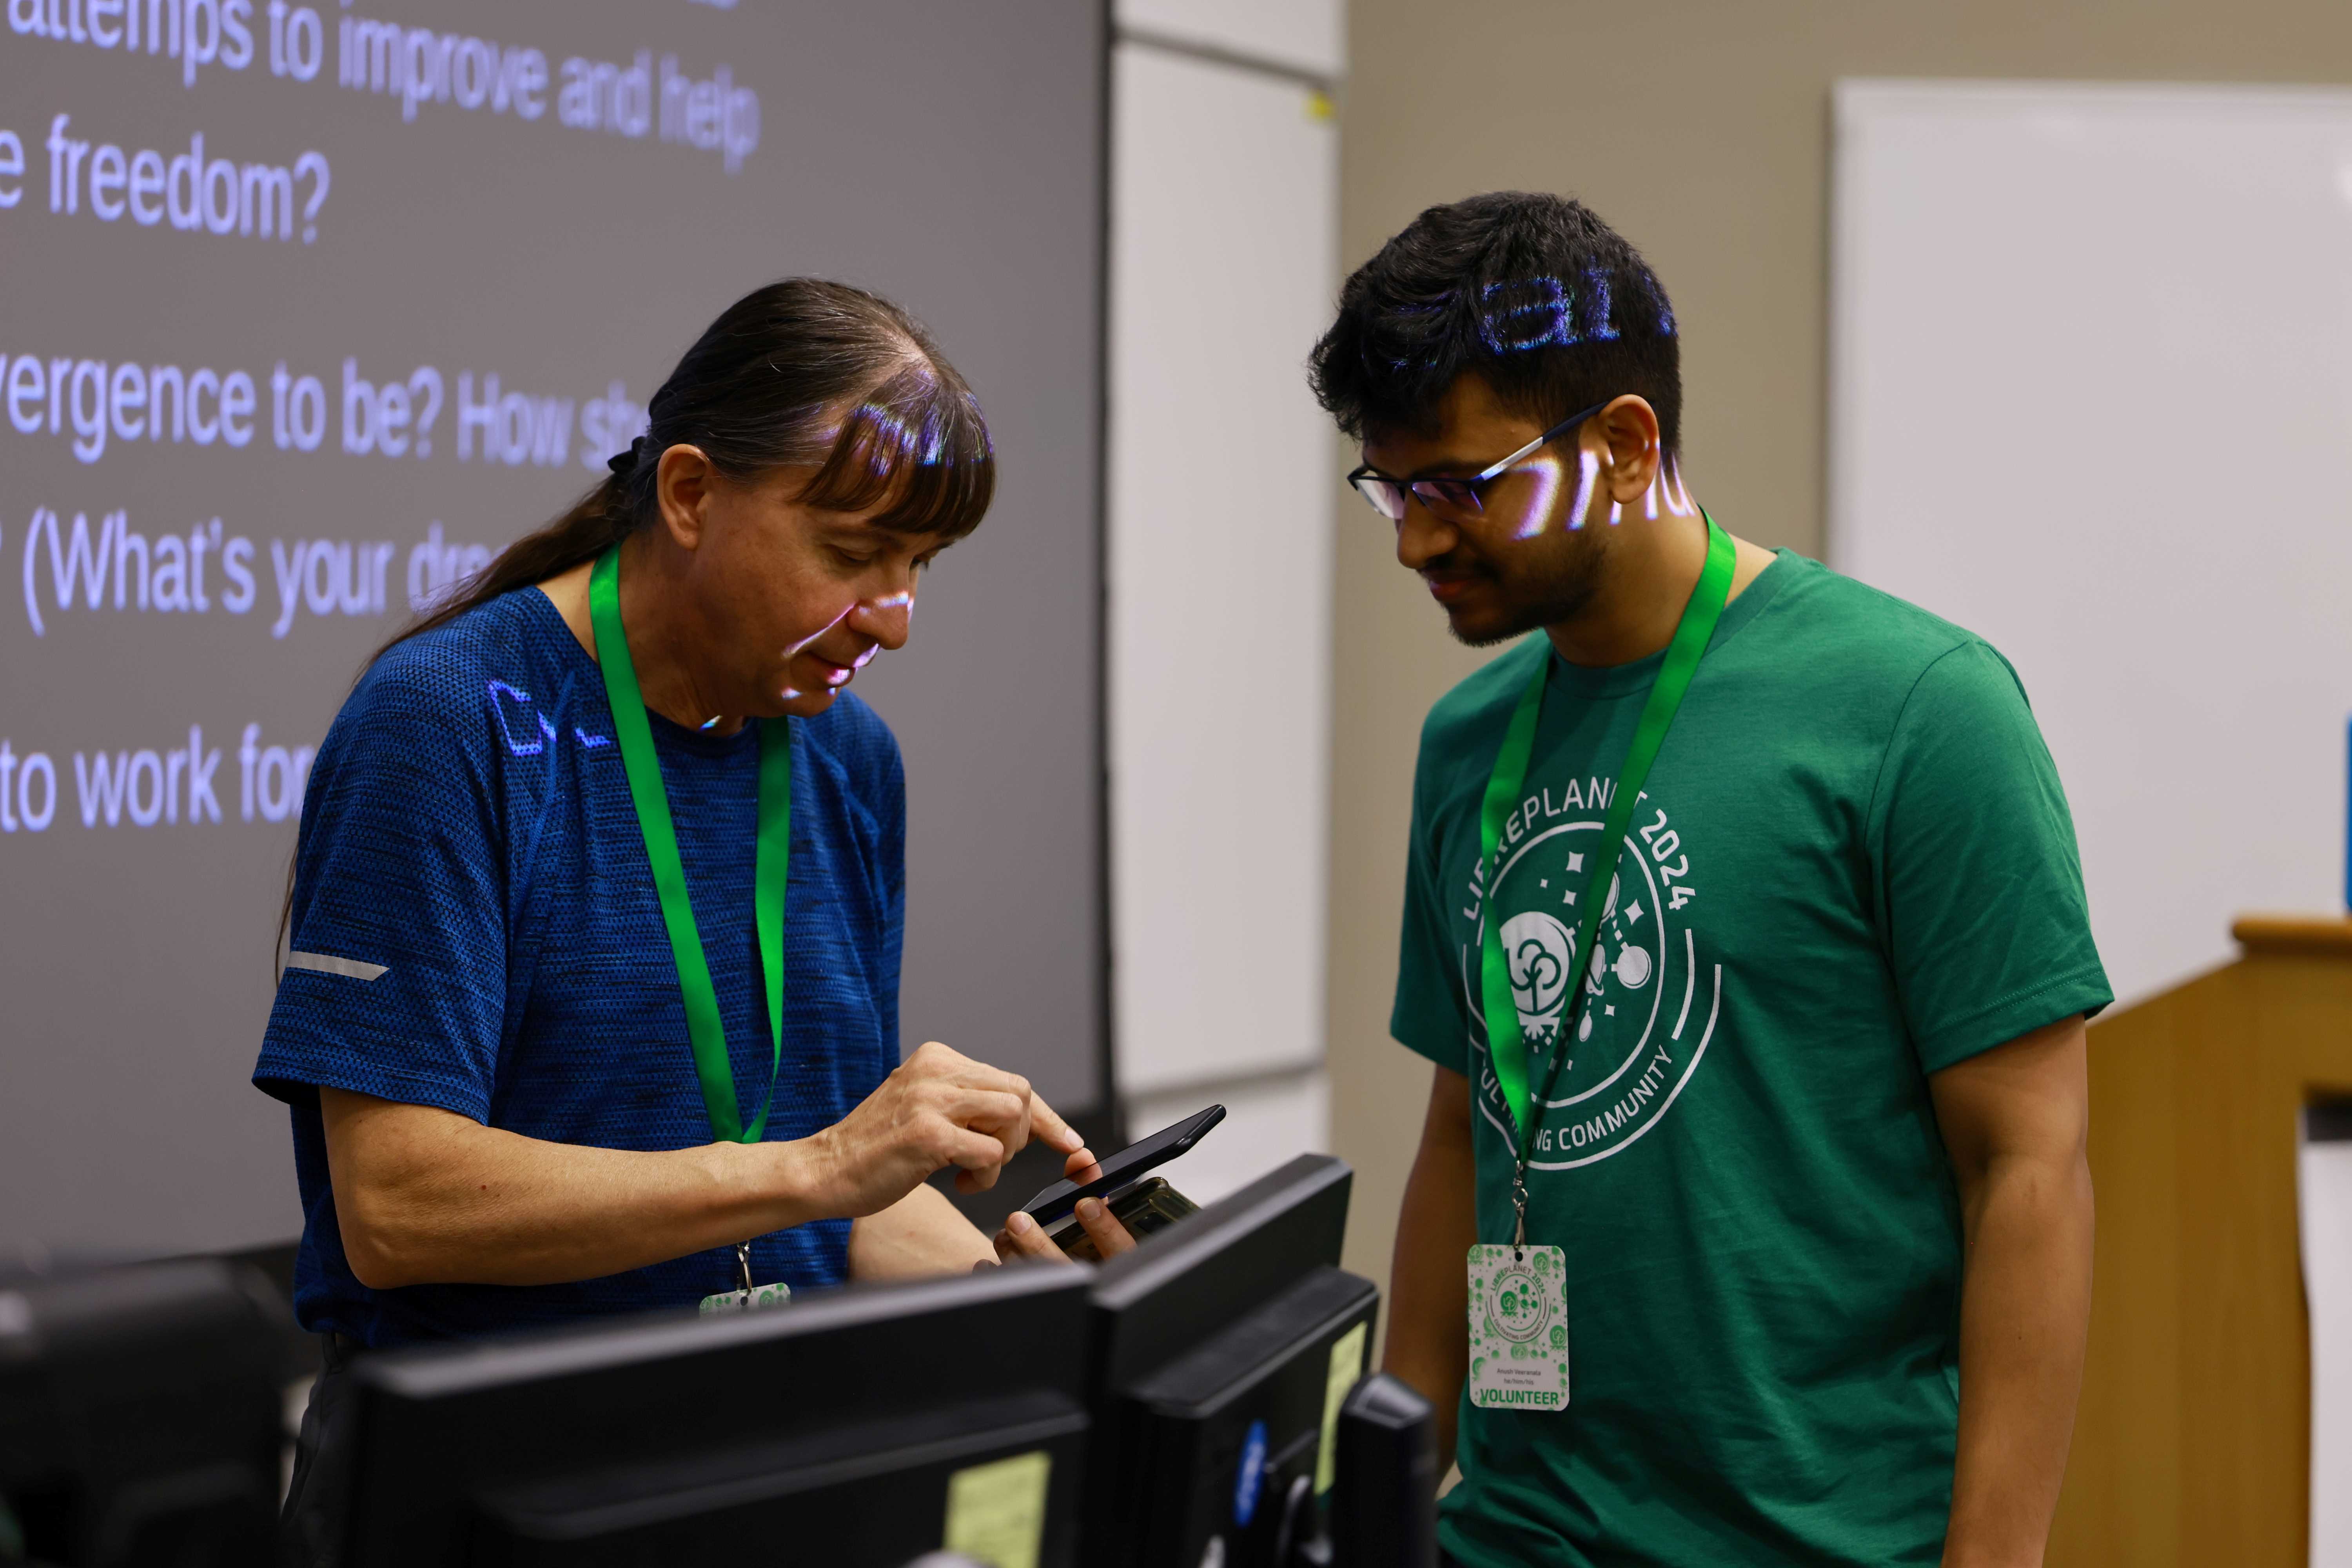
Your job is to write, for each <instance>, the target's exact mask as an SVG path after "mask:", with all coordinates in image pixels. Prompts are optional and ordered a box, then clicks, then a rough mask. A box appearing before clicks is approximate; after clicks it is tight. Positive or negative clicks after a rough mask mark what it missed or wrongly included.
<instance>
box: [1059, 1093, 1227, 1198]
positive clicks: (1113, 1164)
mask: <svg viewBox="0 0 2352 1568" xmlns="http://www.w3.org/2000/svg"><path fill="white" fill-rule="evenodd" d="M1224 1119H1225V1108H1224V1107H1223V1106H1222V1105H1213V1106H1211V1107H1209V1109H1208V1110H1201V1111H1195V1112H1194V1113H1193V1114H1192V1115H1190V1116H1188V1117H1186V1118H1184V1120H1183V1121H1179V1122H1178V1123H1176V1125H1175V1126H1173V1127H1163V1128H1161V1129H1160V1131H1157V1132H1154V1133H1153V1134H1152V1135H1151V1136H1150V1137H1149V1138H1146V1139H1144V1140H1143V1141H1142V1142H1139V1143H1129V1145H1128V1146H1127V1147H1126V1148H1124V1149H1121V1150H1120V1151H1119V1152H1118V1153H1116V1154H1113V1155H1112V1156H1111V1157H1110V1158H1109V1159H1108V1160H1099V1161H1097V1162H1096V1163H1094V1164H1092V1165H1089V1166H1087V1168H1086V1169H1085V1170H1083V1171H1080V1172H1079V1173H1077V1175H1076V1176H1075V1177H1071V1178H1069V1179H1067V1180H1064V1181H1059V1182H1055V1184H1053V1185H1052V1186H1050V1187H1047V1188H1046V1189H1045V1191H1044V1192H1042V1193H1039V1194H1037V1195H1036V1196H1035V1197H1034V1198H1031V1199H1030V1200H1029V1201H1028V1202H1027V1203H1025V1204H1024V1205H1021V1212H1022V1213H1023V1214H1025V1215H1028V1216H1029V1217H1030V1218H1031V1219H1034V1220H1035V1221H1036V1222H1037V1223H1038V1224H1039V1225H1041V1226H1046V1225H1052V1224H1054V1223H1055V1221H1057V1220H1061V1219H1066V1218H1067V1217H1068V1216H1069V1214H1070V1212H1071V1211H1072V1210H1073V1209H1076V1207H1077V1206H1078V1200H1079V1199H1080V1198H1098V1197H1100V1196H1102V1195H1103V1194H1105V1193H1107V1192H1109V1191H1110V1190H1112V1189H1113V1188H1114V1187H1123V1186H1125V1185H1127V1184H1128V1183H1129V1182H1131V1181H1133V1180H1135V1178H1136V1177H1138V1176H1139V1175H1141V1174H1143V1173H1144V1172H1146V1171H1149V1170H1150V1169H1151V1168H1152V1167H1153V1166H1154V1165H1164V1164H1166V1163H1168V1162H1169V1161H1171V1160H1173V1159H1174V1158H1175V1157H1176V1156H1177V1155H1179V1154H1181V1153H1182V1152H1185V1151H1186V1150H1187V1149H1190V1148H1191V1147H1192V1145H1193V1144H1195V1143H1198V1142H1200V1141H1201V1138H1202V1134H1204V1133H1206V1132H1207V1131H1209V1129H1210V1128H1212V1127H1214V1126H1215V1125H1216V1124H1217V1123H1218V1122H1220V1121H1223V1120H1224Z"/></svg>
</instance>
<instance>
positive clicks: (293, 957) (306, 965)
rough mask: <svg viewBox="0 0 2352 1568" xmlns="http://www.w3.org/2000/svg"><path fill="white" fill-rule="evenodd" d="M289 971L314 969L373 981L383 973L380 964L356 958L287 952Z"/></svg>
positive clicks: (328, 954)
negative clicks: (362, 961)
mask: <svg viewBox="0 0 2352 1568" xmlns="http://www.w3.org/2000/svg"><path fill="white" fill-rule="evenodd" d="M286 967H287V968H289V969H315V970H317V971H318V972H319V973H321V974H348V975H350V976H351V977H352V979H354V980H373V979H374V978H375V977H376V976H377V975H379V974H382V973H383V964H381V963H361V962H360V961H359V960H358V959H356V958H337V957H335V956H334V955H333V954H332V953H326V952H289V953H288V954H287V955H286Z"/></svg>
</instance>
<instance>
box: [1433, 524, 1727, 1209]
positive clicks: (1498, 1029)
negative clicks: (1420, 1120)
mask: <svg viewBox="0 0 2352 1568" xmlns="http://www.w3.org/2000/svg"><path fill="white" fill-rule="evenodd" d="M1699 515H1700V516H1702V517H1706V513H1705V512H1703V511H1702V512H1701V513H1700V514H1699ZM1736 553H1737V552H1735V551H1734V549H1733V547H1732V542H1731V535H1729V534H1727V533H1726V532H1724V531H1723V530H1722V529H1721V528H1719V527H1717V525H1716V521H1715V519H1713V518H1711V517H1708V518H1706V565H1705V566H1704V567H1703V568H1701V569H1700V571H1699V574H1698V583H1697V584H1696V586H1695V587H1693V588H1692V589H1691V596H1690V602H1689V603H1688V604H1686V605H1684V606H1683V618H1682V620H1681V622H1680V623H1679V624H1677V625H1676V626H1675V638H1674V641H1673V642H1671V643H1669V644H1667V645H1666V658H1665V662H1664V664H1663V665H1661V666H1660V667H1659V669H1658V679H1657V681H1656V683H1655V684H1654V685H1653V686H1652V687H1651V688H1650V697H1649V700H1648V701H1646V702H1644V703H1643V705H1642V718H1641V722H1640V723H1638V724H1636V725H1635V726H1634V729H1633V744H1632V745H1630V746H1628V747H1627V748H1626V750H1625V762H1624V765H1623V766H1622V767H1621V768H1620V769H1619V770H1618V773H1617V784H1616V788H1615V789H1614V791H1613V792H1612V794H1611V795H1610V796H1609V816H1608V819H1607V821H1606V822H1605V823H1604V824H1603V825H1602V826H1601V844H1600V848H1599V852H1598V853H1596V854H1595V855H1594V856H1593V858H1592V869H1591V872H1590V873H1589V874H1588V875H1587V876H1586V879H1585V885H1584V897H1583V899H1582V900H1581V902H1580V906H1579V907H1580V910H1581V918H1580V919H1579V920H1578V921H1577V925H1576V952H1575V960H1576V961H1575V962H1574V963H1571V964H1570V965H1569V969H1568V985H1569V1000H1568V1004H1567V1005H1566V1006H1565V1007H1564V1008H1563V1009H1562V1010H1561V1016H1560V1026H1559V1038H1558V1040H1557V1041H1556V1042H1555V1043H1554V1044H1553V1047H1552V1053H1551V1068H1550V1070H1549V1072H1547V1073H1546V1074H1545V1075H1544V1083H1543V1090H1542V1093H1541V1094H1539V1095H1538V1096H1535V1097H1533V1098H1532V1099H1531V1098H1530V1097H1529V1095H1528V1039H1527V1035H1526V1033H1525V1032H1524V1031H1522V1030H1521V1029H1520V1027H1519V1008H1518V1004H1517V1002H1516V1001H1514V1000H1513V999H1512V996H1511V970H1510V962H1509V960H1508V959H1507V958H1506V957H1505V956H1504V953H1503V936H1502V919H1501V915H1500V913H1499V911H1497V910H1496V907H1495V895H1496V891H1497V884H1498V883H1499V881H1500V872H1499V868H1498V867H1497V866H1496V859H1495V854H1496V849H1497V848H1498V847H1500V846H1501V844H1502V839H1503V824H1504V823H1505V822H1506V821H1507V820H1509V818H1510V816H1511V814H1512V813H1513V812H1515V811H1517V809H1518V808H1519V804H1520V802H1519V792H1520V790H1521V789H1522V788H1523V787H1524V786H1525V785H1526V784H1527V780H1528V758H1529V757H1530V756H1531V755H1532V754H1533V752H1534V751H1535V744H1536V721H1537V720H1538V719H1539V718H1541V717H1542V714H1543V700H1544V688H1545V687H1546V686H1547V685H1549V683H1550V679H1551V666H1552V657H1553V656H1552V655H1551V653H1550V652H1549V650H1547V651H1546V653H1545V655H1544V658H1543V662H1542V663H1541V664H1539V665H1538V666H1537V668H1536V672H1535V676H1534V678H1533V679H1530V680H1529V681H1528V686H1527V689H1526V690H1525V691H1523V692H1521V693H1520V694H1519V705H1518V707H1517V709H1516V710H1513V712H1512V714H1511V723H1510V727H1509V728H1508V729H1507V730H1506V731H1503V747H1502V750H1501V751H1499V752H1496V754H1495V771H1494V773H1492V774H1491V775H1489V776H1488V778H1487V780H1486V801H1485V803H1484V804H1483V805H1481V807H1480V808H1479V812H1478V851H1479V857H1480V859H1479V865H1480V866H1481V868H1483V870H1484V872H1485V874H1486V939H1485V941H1484V942H1483V944H1482V946H1481V949H1480V952H1479V958H1478V981H1479V991H1480V999H1481V1001H1482V1002H1483V1003H1484V1004H1485V1011H1486V1047H1487V1050H1486V1054H1487V1057H1488V1059H1490V1060H1491V1061H1493V1063H1494V1064H1495V1080H1496V1082H1497V1083H1498V1084H1500V1085H1501V1086H1502V1089H1503V1099H1504V1100H1505V1102H1506V1103H1507V1104H1508V1105H1509V1107H1510V1110H1511V1118H1512V1120H1513V1121H1516V1122H1517V1124H1518V1129H1519V1154H1518V1163H1517V1166H1516V1167H1515V1168H1514V1169H1513V1171H1512V1173H1511V1203H1512V1205H1513V1206H1514V1207H1515V1208H1516V1209H1517V1211H1518V1228H1517V1243H1520V1244H1523V1243H1525V1241H1526V1240H1527V1229H1528V1185H1527V1175H1528V1155H1529V1154H1530V1153H1531V1152H1533V1151H1534V1149H1535V1142H1536V1128H1537V1127H1538V1124H1539V1123H1541V1121H1543V1114H1544V1110H1545V1109H1546V1101H1548V1100H1550V1098H1551V1091H1552V1086H1553V1085H1554V1084H1556V1083H1558V1082H1559V1069H1560V1066H1561V1064H1562V1063H1564V1062H1565V1061H1567V1059H1568V1042H1569V1040H1570V1035H1571V1031H1572V1030H1573V1029H1574V1027H1575V1025H1576V1020H1577V1013H1578V1009H1579V1008H1580V1006H1581V1005H1583V1002H1584V983H1585V973H1584V972H1585V966H1586V965H1587V964H1589V963H1591V962H1592V942H1593V939H1594V938H1595V937H1596V936H1598V935H1599V934H1600V931H1601V901H1602V900H1604V899H1606V898H1607V897H1608V894H1609V881H1610V879H1611V878H1612V877H1613V876H1615V875H1616V871H1617V855H1618V852H1619V850H1620V848H1621V847H1622V846H1623V844H1624V842H1625V829H1626V826H1628V824H1630V823H1631V822H1632V821H1633V803H1634V801H1635V800H1637V799H1639V798H1640V796H1641V794H1642V784H1643V781H1644V780H1646V779H1647V778H1648V777H1649V776H1650V764H1651V763H1653V762H1654V761H1655V760H1656V759H1657V755H1658V747H1659V746H1660V745H1661V744H1662V743H1663V742H1664V741H1665V738H1666V731H1667V729H1668V727H1669V726H1671V725H1672V724H1673V723H1674V721H1675V710H1676V709H1678V708H1680V707H1681V706H1682V702H1683V693H1684V692H1685V691H1687V690H1689V689H1690V683H1691V676H1692V675H1693V674H1694V673H1696V670H1697V669H1698V661H1699V656H1700V655H1701V654H1704V653H1705V652H1706V643H1707V639H1708V638H1709V637H1713V636H1714V635H1715V623H1716V622H1717V620H1718V619H1720V618H1721V617H1722V615H1723V606H1724V603H1725V601H1727V599H1729V598H1730V596H1731V569H1732V565H1733V563H1734V560H1735V559H1736Z"/></svg>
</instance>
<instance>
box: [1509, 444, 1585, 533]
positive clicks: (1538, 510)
mask: <svg viewBox="0 0 2352 1568" xmlns="http://www.w3.org/2000/svg"><path fill="white" fill-rule="evenodd" d="M1528 471H1529V472H1530V473H1532V474H1534V475H1535V479H1536V496H1535V500H1534V501H1533V502H1531V503H1530V504H1529V505H1528V515H1527V517H1526V518H1525V519H1524V520H1523V521H1521V522H1520V523H1519V537H1520V538H1521V539H1533V538H1534V537H1535V536H1536V535H1537V534H1538V533H1541V532H1542V531H1543V528H1544V520H1545V519H1546V518H1548V517H1549V516H1550V515H1551V508H1552V502H1554V501H1556V500H1559V487H1560V483H1561V481H1562V479H1563V477H1564V476H1563V475H1562V474H1561V472H1560V466H1559V464H1558V463H1557V462H1554V461H1552V460H1550V459H1549V458H1544V459H1540V460H1538V461H1536V462H1532V463H1529V464H1528ZM1569 526H1570V527H1571V528H1572V527H1574V526H1576V524H1575V521H1574V520H1573V519H1571V520H1570V524H1569Z"/></svg>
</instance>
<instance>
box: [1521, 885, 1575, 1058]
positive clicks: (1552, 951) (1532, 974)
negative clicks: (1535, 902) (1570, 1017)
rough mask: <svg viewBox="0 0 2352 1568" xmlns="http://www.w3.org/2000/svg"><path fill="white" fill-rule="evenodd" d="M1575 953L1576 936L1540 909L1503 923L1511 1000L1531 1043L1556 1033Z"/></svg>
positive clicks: (1548, 1038)
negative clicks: (1569, 969) (1516, 1006)
mask: <svg viewBox="0 0 2352 1568" xmlns="http://www.w3.org/2000/svg"><path fill="white" fill-rule="evenodd" d="M1575 952H1576V933H1575V932H1574V931H1570V930H1569V929H1568V928H1567V927H1566V926H1564V925H1562V924H1560V923H1559V921H1556V920H1554V919H1553V918H1552V917H1551V916H1549V915H1548V914H1546V913H1545V912H1544V911H1543V910H1528V911H1527V912H1526V913H1524V914H1517V915H1513V916H1512V917H1511V918H1510V919H1509V920H1507V921H1504V922H1503V958H1504V961H1505V963H1507V966H1508V967H1509V969H1510V973H1511V1000H1512V1001H1514V1002H1517V1004H1518V1005H1519V1027H1520V1029H1522V1030H1523V1031H1525V1032H1526V1035H1527V1037H1528V1039H1529V1040H1530V1041H1534V1040H1544V1041H1549V1040H1550V1039H1551V1037H1553V1036H1554V1035H1556V1034H1558V1033H1559V1009H1560V1004H1562V1003H1563V1002H1565V1001H1567V1000H1568V966H1569V964H1570V962H1571V961H1572V960H1573V959H1574V957H1575Z"/></svg>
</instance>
